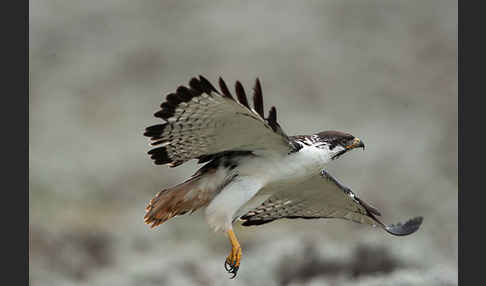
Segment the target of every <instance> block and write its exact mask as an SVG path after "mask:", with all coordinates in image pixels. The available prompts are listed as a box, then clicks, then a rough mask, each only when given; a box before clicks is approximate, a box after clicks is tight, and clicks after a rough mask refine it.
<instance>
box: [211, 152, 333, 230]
mask: <svg viewBox="0 0 486 286" xmlns="http://www.w3.org/2000/svg"><path fill="white" fill-rule="evenodd" d="M313 149H315V148H311V147H308V148H305V149H304V150H301V151H300V152H296V153H293V154H290V155H285V156H272V157H269V156H261V157H258V156H257V157H242V159H241V160H240V161H239V163H238V167H237V172H238V176H237V177H236V178H235V179H234V180H233V181H232V182H231V183H229V184H228V185H227V186H226V187H225V188H224V189H223V190H221V192H220V193H219V194H218V195H216V197H215V198H214V199H213V200H212V201H211V203H210V204H209V205H208V206H207V208H206V221H207V222H208V224H209V225H210V226H211V227H212V228H213V229H214V230H223V231H227V230H229V229H231V226H232V223H233V221H234V219H235V218H237V217H239V216H241V215H243V214H245V213H246V212H247V211H249V210H251V209H253V208H255V207H258V206H259V205H260V204H261V203H263V202H264V201H265V200H266V199H268V198H269V197H270V196H271V195H272V194H273V193H275V192H278V190H279V186H282V185H285V186H286V187H288V185H289V184H298V183H300V182H302V181H304V180H305V179H306V178H308V177H309V176H312V175H314V174H315V173H316V172H319V171H320V169H322V167H323V165H324V164H325V163H326V162H327V161H326V160H324V159H323V156H321V154H320V152H319V151H318V150H313Z"/></svg>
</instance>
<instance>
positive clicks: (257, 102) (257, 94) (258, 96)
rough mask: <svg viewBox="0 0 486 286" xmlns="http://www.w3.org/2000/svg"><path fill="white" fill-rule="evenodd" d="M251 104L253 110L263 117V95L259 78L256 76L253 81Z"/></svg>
mask: <svg viewBox="0 0 486 286" xmlns="http://www.w3.org/2000/svg"><path fill="white" fill-rule="evenodd" d="M253 106H254V107H255V111H256V112H257V113H258V114H259V115H260V116H261V117H262V118H265V115H264V114H263V112H264V110H263V95H262V86H261V85H260V80H259V79H258V78H257V79H256V82H255V87H254V88H253Z"/></svg>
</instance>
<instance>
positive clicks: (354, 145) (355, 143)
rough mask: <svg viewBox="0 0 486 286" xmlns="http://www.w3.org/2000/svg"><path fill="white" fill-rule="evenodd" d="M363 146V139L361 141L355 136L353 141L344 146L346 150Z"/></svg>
mask: <svg viewBox="0 0 486 286" xmlns="http://www.w3.org/2000/svg"><path fill="white" fill-rule="evenodd" d="M360 147H361V148H363V150H364V148H365V145H364V143H363V141H361V140H360V139H359V138H358V137H355V138H354V140H353V142H352V143H351V144H349V145H348V146H346V149H348V150H351V149H354V148H360Z"/></svg>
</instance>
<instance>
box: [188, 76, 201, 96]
mask: <svg viewBox="0 0 486 286" xmlns="http://www.w3.org/2000/svg"><path fill="white" fill-rule="evenodd" d="M189 86H190V87H191V90H192V92H193V93H194V95H195V96H199V95H201V93H203V92H204V87H203V86H202V85H201V82H199V80H198V79H197V78H195V77H193V78H191V80H190V81H189Z"/></svg>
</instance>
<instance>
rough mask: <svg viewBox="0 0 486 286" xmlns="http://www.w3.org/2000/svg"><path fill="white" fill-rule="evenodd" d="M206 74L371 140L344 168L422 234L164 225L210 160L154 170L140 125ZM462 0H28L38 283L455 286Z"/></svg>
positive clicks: (316, 122) (346, 226)
mask: <svg viewBox="0 0 486 286" xmlns="http://www.w3.org/2000/svg"><path fill="white" fill-rule="evenodd" d="M199 74H203V75H205V76H206V77H207V78H208V79H210V80H211V81H212V82H213V83H216V80H217V77H218V76H223V77H224V78H225V80H226V81H227V83H228V84H229V85H231V86H232V85H233V83H234V81H235V80H241V81H242V83H243V84H244V86H245V87H246V89H247V90H250V89H251V87H252V86H253V83H254V79H255V78H256V77H257V76H258V77H260V79H261V81H262V85H263V94H264V97H265V103H266V108H267V109H268V108H269V107H270V106H271V105H275V106H277V109H278V115H279V121H280V123H281V125H282V126H283V128H284V129H285V130H286V132H287V133H288V134H290V135H292V134H297V133H298V134H306V133H312V132H318V131H322V130H327V129H336V130H341V131H347V132H350V133H352V134H354V135H356V136H358V137H360V138H362V139H363V141H364V142H365V143H366V147H367V148H366V150H365V151H364V152H361V151H355V152H352V153H350V154H347V155H345V156H343V157H342V158H341V160H339V161H336V162H333V163H332V164H330V165H329V169H328V170H329V172H331V174H333V175H335V176H336V177H337V178H338V179H340V180H341V181H342V182H344V183H345V184H346V185H348V186H349V187H351V188H352V189H353V190H354V191H355V192H356V193H357V194H358V195H359V196H360V197H361V198H363V199H364V200H366V201H368V202H370V203H371V204H373V205H374V206H375V207H377V208H378V209H379V210H381V211H382V213H383V220H385V221H386V222H396V221H400V220H403V219H406V218H408V217H411V216H415V215H423V216H424V217H425V220H424V224H423V227H422V228H421V229H420V230H419V231H418V232H417V233H416V234H414V235H411V236H408V237H392V236H390V235H388V234H387V233H385V232H383V231H381V230H380V229H373V228H371V227H368V226H362V225H358V224H355V223H352V222H347V221H342V220H316V221H304V220H292V221H280V222H275V223H271V224H268V225H265V226H262V227H252V228H244V227H241V226H236V232H237V234H238V236H239V238H240V242H241V244H242V246H243V255H244V256H243V259H242V266H241V269H240V272H239V273H238V277H237V279H236V280H232V281H230V280H229V279H228V277H229V275H228V274H226V273H225V271H224V269H223V261H224V259H225V257H226V255H227V254H228V251H229V248H230V245H229V242H228V241H227V239H226V237H225V236H224V235H222V234H220V233H213V232H212V231H210V229H209V228H208V227H207V225H206V223H205V222H204V219H203V217H202V216H201V215H200V213H197V214H195V215H192V216H183V217H180V218H176V219H174V220H171V221H169V222H168V223H166V224H163V225H161V226H160V227H159V228H157V229H154V230H150V229H149V228H148V227H147V226H146V225H144V224H143V215H144V208H145V204H146V203H147V202H148V201H149V200H150V199H151V198H152V196H153V195H154V194H155V193H156V192H158V191H159V190H160V189H162V188H164V187H168V186H170V185H172V184H175V183H178V182H180V181H182V180H183V179H185V177H187V176H189V175H191V174H192V173H193V172H194V171H195V170H196V168H197V166H196V164H195V163H189V164H186V165H184V166H181V167H179V168H176V169H168V168H167V167H164V166H154V165H153V163H152V161H151V160H150V159H149V157H148V156H147V155H146V152H147V151H148V150H149V146H148V144H147V143H148V141H147V139H146V138H145V137H143V136H142V133H143V129H144V128H145V127H146V126H148V125H151V124H155V123H158V122H160V121H158V119H156V118H154V117H152V114H153V112H154V111H156V110H157V108H158V105H159V104H160V103H161V102H162V100H163V96H162V95H165V94H167V93H169V92H172V91H174V90H175V89H176V88H177V86H178V85H181V84H186V83H187V82H188V80H189V79H190V77H192V76H195V75H199ZM457 85H458V83H457V3H456V1H449V0H446V1H438V0H436V1H418V0H413V1H412V0H403V1H388V0H376V1H361V0H354V1H345V0H335V1H281V0H280V1H108V0H104V1H54V0H51V1H47V0H38V1H31V3H30V97H29V100H30V103H29V111H30V117H29V118H30V119H29V123H30V127H29V136H30V144H29V152H30V166H29V177H30V178H29V179H30V180H29V184H30V192H29V197H30V200H29V201H30V205H29V210H30V215H29V218H30V248H29V252H30V256H29V259H30V280H31V285H120V286H121V285H456V284H457V256H458V248H457V240H458V222H457V193H458V189H457V139H458V138H457V136H458V135H457V134H458V133H457V128H458V127H457V126H458V125H457V123H458V122H457Z"/></svg>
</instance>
